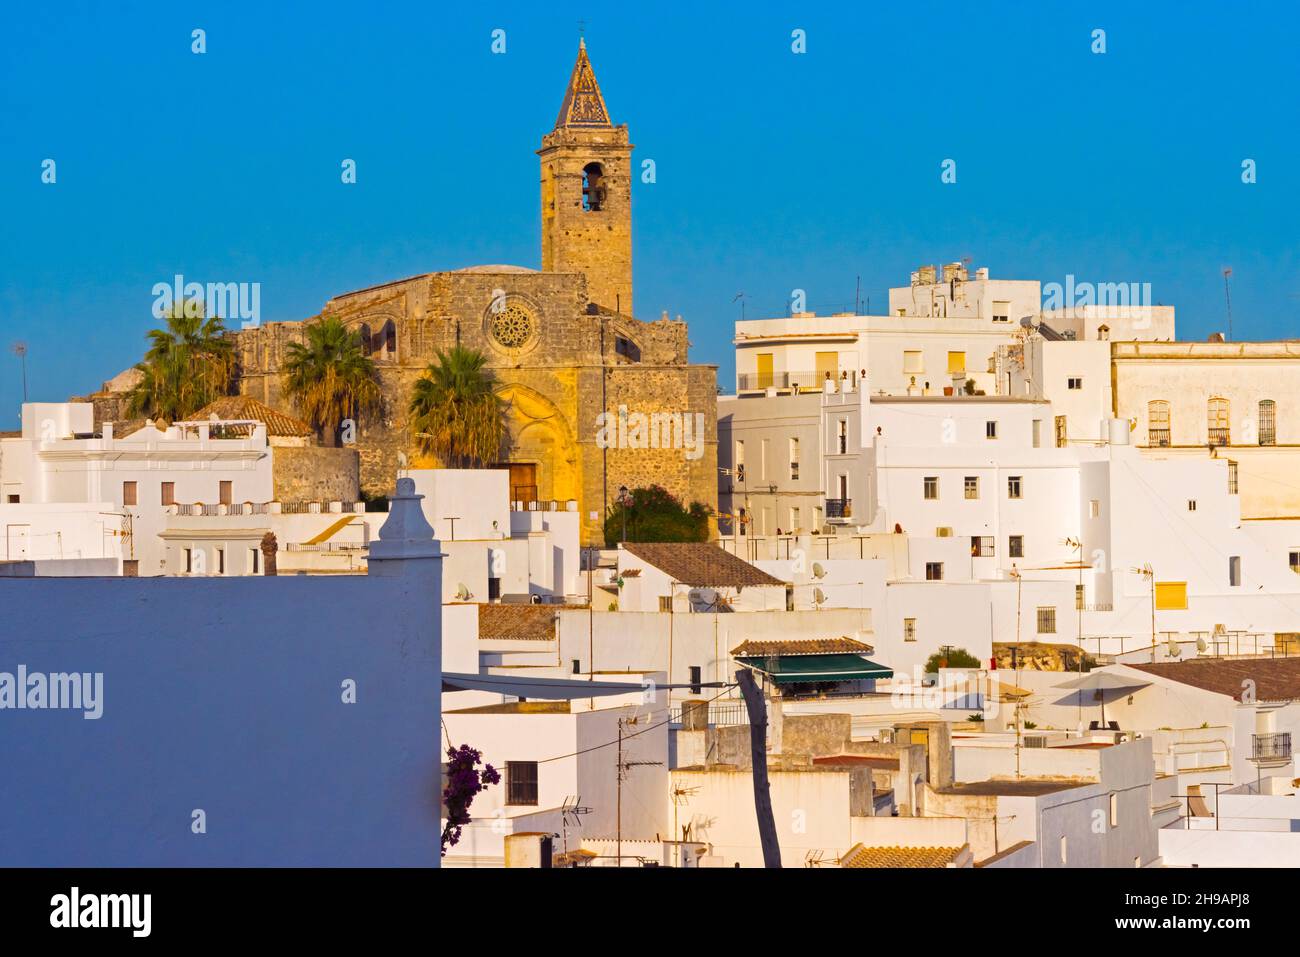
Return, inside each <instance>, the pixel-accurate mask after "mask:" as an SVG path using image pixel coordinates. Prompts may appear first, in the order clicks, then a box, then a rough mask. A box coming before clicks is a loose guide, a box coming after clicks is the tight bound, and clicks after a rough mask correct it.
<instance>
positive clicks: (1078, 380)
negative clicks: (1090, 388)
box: [1065, 376, 1083, 392]
mask: <svg viewBox="0 0 1300 957" xmlns="http://www.w3.org/2000/svg"><path fill="white" fill-rule="evenodd" d="M1065 387H1066V388H1067V389H1071V390H1073V391H1075V392H1077V391H1078V390H1080V389H1082V388H1083V378H1082V377H1080V376H1070V377H1069V378H1067V379H1066V380H1065Z"/></svg>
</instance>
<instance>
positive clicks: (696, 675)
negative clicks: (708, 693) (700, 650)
mask: <svg viewBox="0 0 1300 957" xmlns="http://www.w3.org/2000/svg"><path fill="white" fill-rule="evenodd" d="M702 670H703V669H702V668H701V667H700V666H699V665H691V668H690V672H691V694H699V693H700V692H701V691H703V690H704V689H703V688H702V687H701V682H702V681H703V680H704V679H703V678H702V677H701V676H700V675H701V672H702Z"/></svg>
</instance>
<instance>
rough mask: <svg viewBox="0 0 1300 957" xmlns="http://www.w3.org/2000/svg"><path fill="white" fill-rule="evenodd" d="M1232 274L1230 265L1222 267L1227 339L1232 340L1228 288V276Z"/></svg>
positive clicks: (1230, 303)
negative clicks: (1226, 310) (1226, 313)
mask: <svg viewBox="0 0 1300 957" xmlns="http://www.w3.org/2000/svg"><path fill="white" fill-rule="evenodd" d="M1231 275H1232V267H1231V266H1224V267H1223V298H1224V299H1225V300H1227V303H1228V341H1229V342H1231V341H1232V293H1231V292H1229V290H1228V277H1229V276H1231Z"/></svg>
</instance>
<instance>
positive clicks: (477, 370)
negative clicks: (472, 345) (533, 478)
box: [410, 346, 506, 468]
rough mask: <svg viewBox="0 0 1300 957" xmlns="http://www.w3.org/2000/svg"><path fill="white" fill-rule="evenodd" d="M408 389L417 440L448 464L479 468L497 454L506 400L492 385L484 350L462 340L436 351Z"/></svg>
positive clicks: (428, 451)
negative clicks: (479, 349) (467, 346)
mask: <svg viewBox="0 0 1300 957" xmlns="http://www.w3.org/2000/svg"><path fill="white" fill-rule="evenodd" d="M436 355H437V361H436V362H431V363H429V366H428V368H426V369H425V370H424V374H423V375H421V376H420V378H419V379H416V380H415V385H414V387H413V388H412V390H411V404H410V413H411V429H412V431H413V432H414V434H415V441H416V445H417V446H418V447H419V449H420V451H421V452H424V453H425V454H432V455H436V456H437V457H438V458H439V459H440V460H441V461H442V463H443V464H444V465H446V466H448V467H450V468H476V467H477V468H481V467H482V466H484V465H488V464H491V463H493V462H495V461H497V460H498V459H499V458H500V457H501V447H502V445H503V443H504V442H505V437H506V427H505V420H504V418H503V415H502V413H503V410H504V403H503V402H502V401H501V397H500V396H498V395H497V394H496V392H495V391H494V383H493V379H492V374H491V373H490V372H488V371H485V370H484V368H483V367H484V366H485V365H486V364H487V356H485V355H483V353H481V352H476V351H475V350H473V349H466V348H464V347H463V346H453V347H452V348H451V349H450V350H449V351H447V352H445V353H444V352H442V351H441V350H439V351H438V352H437V353H436Z"/></svg>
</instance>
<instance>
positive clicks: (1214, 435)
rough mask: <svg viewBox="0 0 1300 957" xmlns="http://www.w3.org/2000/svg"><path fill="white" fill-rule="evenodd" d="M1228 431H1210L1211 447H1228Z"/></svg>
mask: <svg viewBox="0 0 1300 957" xmlns="http://www.w3.org/2000/svg"><path fill="white" fill-rule="evenodd" d="M1230 431H1231V430H1230V429H1210V444H1211V445H1229V444H1230V442H1229V439H1230V435H1229V433H1230Z"/></svg>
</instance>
